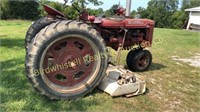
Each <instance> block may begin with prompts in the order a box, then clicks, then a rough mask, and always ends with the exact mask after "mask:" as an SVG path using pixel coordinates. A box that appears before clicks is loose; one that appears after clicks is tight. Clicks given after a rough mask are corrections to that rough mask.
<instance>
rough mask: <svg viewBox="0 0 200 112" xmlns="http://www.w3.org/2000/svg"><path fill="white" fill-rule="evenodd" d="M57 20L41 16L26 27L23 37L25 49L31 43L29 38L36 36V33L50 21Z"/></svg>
mask: <svg viewBox="0 0 200 112" xmlns="http://www.w3.org/2000/svg"><path fill="white" fill-rule="evenodd" d="M56 21H57V20H56V19H54V18H51V17H47V16H45V17H42V18H40V19H38V20H37V21H35V22H34V23H33V24H32V25H31V26H30V27H29V29H28V31H27V33H26V37H25V49H26V50H27V49H28V46H29V45H30V43H31V40H32V39H33V38H34V37H35V36H36V34H37V33H38V32H39V31H40V30H42V29H43V28H44V27H46V26H48V25H50V24H51V23H55V22H56Z"/></svg>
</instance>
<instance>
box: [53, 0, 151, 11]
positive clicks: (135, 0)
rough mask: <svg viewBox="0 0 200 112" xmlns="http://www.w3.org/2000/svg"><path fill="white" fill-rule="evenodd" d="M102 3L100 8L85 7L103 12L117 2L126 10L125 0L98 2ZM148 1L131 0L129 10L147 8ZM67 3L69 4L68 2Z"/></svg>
mask: <svg viewBox="0 0 200 112" xmlns="http://www.w3.org/2000/svg"><path fill="white" fill-rule="evenodd" d="M52 1H57V2H60V3H63V1H64V0H52ZM100 1H102V2H103V5H101V6H93V5H92V4H89V5H88V6H87V7H88V8H93V9H98V8H103V10H104V11H105V10H108V9H110V8H111V7H112V5H113V4H119V1H120V3H121V5H122V6H123V7H124V8H126V0H100ZM149 1H150V0H132V5H131V6H132V7H131V10H137V8H138V7H144V8H146V7H147V4H148V2H149ZM68 2H71V0H69V1H68Z"/></svg>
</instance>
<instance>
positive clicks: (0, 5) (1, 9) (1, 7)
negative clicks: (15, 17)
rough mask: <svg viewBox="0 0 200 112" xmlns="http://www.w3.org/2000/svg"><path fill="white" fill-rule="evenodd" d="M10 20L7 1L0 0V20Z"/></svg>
mask: <svg viewBox="0 0 200 112" xmlns="http://www.w3.org/2000/svg"><path fill="white" fill-rule="evenodd" d="M8 18H10V9H9V5H8V1H7V0H0V19H8Z"/></svg>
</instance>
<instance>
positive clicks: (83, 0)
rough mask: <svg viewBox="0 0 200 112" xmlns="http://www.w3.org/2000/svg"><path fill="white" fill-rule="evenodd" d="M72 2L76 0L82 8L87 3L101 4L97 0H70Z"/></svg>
mask: <svg viewBox="0 0 200 112" xmlns="http://www.w3.org/2000/svg"><path fill="white" fill-rule="evenodd" d="M72 2H77V3H78V4H79V6H80V7H81V8H82V9H83V8H85V6H86V5H88V4H89V3H92V4H93V5H95V6H98V5H102V4H103V2H102V1H99V0H72Z"/></svg>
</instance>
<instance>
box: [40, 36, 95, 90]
mask: <svg viewBox="0 0 200 112" xmlns="http://www.w3.org/2000/svg"><path fill="white" fill-rule="evenodd" d="M94 55H95V51H94V50H93V49H92V48H91V45H90V43H89V42H87V41H86V40H84V39H80V38H76V37H71V38H66V39H62V40H60V41H58V42H55V43H53V44H52V45H51V46H50V47H49V48H48V50H47V53H46V55H45V58H44V62H43V68H44V71H45V75H46V77H47V79H46V80H49V81H50V82H51V83H53V84H56V85H59V86H65V87H66V86H67V87H71V86H75V85H77V84H79V83H82V82H84V80H85V79H87V78H88V77H90V74H91V73H92V71H93V70H94V68H95V67H96V66H95V61H87V63H86V62H85V57H87V58H89V60H90V56H94ZM47 70H48V71H47Z"/></svg>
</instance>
